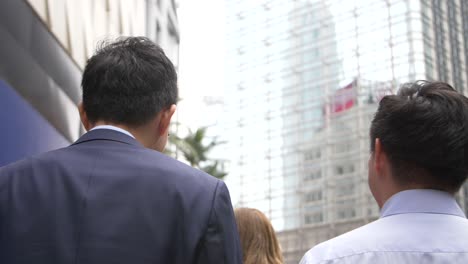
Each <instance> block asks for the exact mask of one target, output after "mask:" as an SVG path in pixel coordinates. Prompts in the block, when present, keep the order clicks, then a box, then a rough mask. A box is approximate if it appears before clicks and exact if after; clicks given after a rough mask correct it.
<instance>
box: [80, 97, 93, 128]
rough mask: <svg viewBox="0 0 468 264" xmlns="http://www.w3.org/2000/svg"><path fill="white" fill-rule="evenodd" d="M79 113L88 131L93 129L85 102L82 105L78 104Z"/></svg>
mask: <svg viewBox="0 0 468 264" xmlns="http://www.w3.org/2000/svg"><path fill="white" fill-rule="evenodd" d="M78 112H79V113H80V119H81V123H82V124H83V126H84V128H85V129H86V131H89V130H90V129H91V122H89V119H88V115H87V114H86V111H85V110H84V107H83V102H80V104H78Z"/></svg>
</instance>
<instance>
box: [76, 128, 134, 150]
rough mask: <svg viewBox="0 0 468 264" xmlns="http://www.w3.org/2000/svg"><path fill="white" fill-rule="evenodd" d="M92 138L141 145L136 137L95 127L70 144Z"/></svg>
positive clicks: (91, 139) (92, 139)
mask: <svg viewBox="0 0 468 264" xmlns="http://www.w3.org/2000/svg"><path fill="white" fill-rule="evenodd" d="M94 140H110V141H115V142H120V143H124V144H129V145H133V146H138V147H143V146H142V145H141V144H140V143H139V142H138V141H137V140H136V139H134V138H132V137H130V136H129V135H126V134H124V133H122V132H119V131H116V130H111V129H95V130H91V131H88V132H87V133H86V134H84V135H83V136H81V137H80V138H79V139H78V140H77V141H76V142H75V143H73V144H72V145H77V144H81V143H84V142H88V141H94Z"/></svg>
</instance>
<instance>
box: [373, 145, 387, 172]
mask: <svg viewBox="0 0 468 264" xmlns="http://www.w3.org/2000/svg"><path fill="white" fill-rule="evenodd" d="M373 166H374V169H375V171H376V172H377V175H384V174H385V173H384V172H385V171H386V170H387V169H388V157H387V153H385V151H384V150H383V147H382V143H381V142H380V138H376V139H375V148H374V164H373Z"/></svg>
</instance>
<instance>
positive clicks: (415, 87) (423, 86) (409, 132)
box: [370, 81, 468, 193]
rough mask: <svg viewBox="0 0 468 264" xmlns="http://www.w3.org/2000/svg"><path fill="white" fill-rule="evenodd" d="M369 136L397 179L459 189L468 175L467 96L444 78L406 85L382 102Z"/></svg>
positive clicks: (440, 188) (406, 182) (441, 187)
mask: <svg viewBox="0 0 468 264" xmlns="http://www.w3.org/2000/svg"><path fill="white" fill-rule="evenodd" d="M370 137H371V151H374V149H375V139H376V138H378V139H379V140H380V144H381V146H382V149H383V151H384V152H385V153H386V154H387V157H388V159H389V162H390V166H391V171H392V175H393V177H394V178H395V180H396V182H397V183H399V184H400V185H403V186H404V185H410V184H416V185H421V186H425V187H426V188H431V189H439V190H443V191H448V192H451V193H454V192H456V191H458V189H459V188H460V186H461V185H462V184H463V182H464V181H465V179H466V178H467V175H468V98H466V97H465V96H463V95H462V94H460V93H459V92H457V91H456V90H455V89H454V88H452V87H451V86H450V85H449V84H446V83H442V82H427V81H418V82H415V83H410V84H405V85H403V86H402V87H401V89H400V91H399V92H398V94H397V95H390V96H385V97H384V98H383V99H382V100H381V101H380V105H379V108H378V110H377V113H376V114H375V117H374V119H373V121H372V124H371V129H370Z"/></svg>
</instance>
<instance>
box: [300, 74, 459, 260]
mask: <svg viewBox="0 0 468 264" xmlns="http://www.w3.org/2000/svg"><path fill="white" fill-rule="evenodd" d="M370 137H371V153H372V154H371V157H370V159H369V163H368V166H369V178H368V180H369V187H370V189H371V192H372V194H373V196H374V198H375V200H376V201H377V203H378V205H379V207H380V208H381V216H380V219H378V220H377V221H374V222H373V223H370V224H368V225H365V226H363V227H361V228H358V229H355V230H353V231H351V232H348V233H346V234H343V235H341V236H338V237H336V238H333V239H331V240H328V241H326V242H324V243H321V244H319V245H317V246H315V247H314V248H312V249H311V250H309V251H308V252H307V253H306V254H305V255H304V257H303V258H302V260H301V264H318V263H320V264H324V263H327V264H331V263H334V264H338V263H340V264H344V263H361V264H362V263H373V264H375V263H468V220H467V219H466V216H465V214H464V213H463V211H462V210H461V209H460V207H459V206H458V204H457V202H456V201H455V198H454V194H455V193H456V192H457V191H458V190H459V189H460V187H461V186H462V184H463V183H464V181H465V180H466V178H467V174H468V98H466V97H465V96H463V95H461V94H460V93H458V92H457V91H456V90H455V89H453V88H452V87H451V86H450V85H448V84H446V83H442V82H432V83H431V82H425V81H419V82H416V83H411V84H406V85H404V86H403V87H402V88H401V89H400V91H399V93H398V94H397V95H391V96H386V97H384V98H383V99H382V100H381V101H380V105H379V108H378V110H377V113H376V114H375V117H374V119H373V121H372V125H371V129H370Z"/></svg>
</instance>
